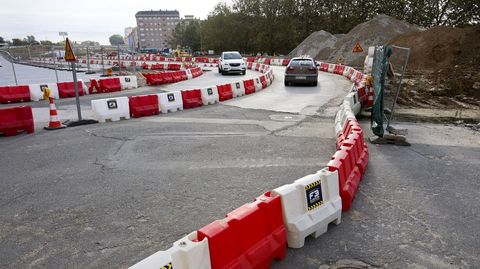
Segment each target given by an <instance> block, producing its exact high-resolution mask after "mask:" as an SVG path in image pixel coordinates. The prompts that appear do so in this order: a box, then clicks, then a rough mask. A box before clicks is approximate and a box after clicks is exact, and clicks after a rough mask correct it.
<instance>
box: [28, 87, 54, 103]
mask: <svg viewBox="0 0 480 269" xmlns="http://www.w3.org/2000/svg"><path fill="white" fill-rule="evenodd" d="M45 87H48V88H49V89H50V97H53V98H54V99H59V98H60V95H59V93H58V86H57V83H40V84H30V85H28V88H29V91H30V98H31V99H32V101H40V100H43V89H45Z"/></svg>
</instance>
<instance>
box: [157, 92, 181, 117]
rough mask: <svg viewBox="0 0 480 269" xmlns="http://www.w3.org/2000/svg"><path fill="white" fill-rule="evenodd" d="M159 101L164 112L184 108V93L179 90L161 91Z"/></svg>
mask: <svg viewBox="0 0 480 269" xmlns="http://www.w3.org/2000/svg"><path fill="white" fill-rule="evenodd" d="M157 95H158V102H159V104H160V111H161V112H162V113H164V114H165V113H168V112H175V111H178V110H183V100H182V93H181V92H179V91H175V92H165V93H159V94H157Z"/></svg>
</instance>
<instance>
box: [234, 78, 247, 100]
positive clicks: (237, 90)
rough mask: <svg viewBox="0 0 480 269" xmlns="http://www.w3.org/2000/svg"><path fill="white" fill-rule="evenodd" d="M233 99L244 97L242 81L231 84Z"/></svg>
mask: <svg viewBox="0 0 480 269" xmlns="http://www.w3.org/2000/svg"><path fill="white" fill-rule="evenodd" d="M231 86H232V92H233V97H240V96H244V95H245V86H244V85H243V81H238V82H233V83H231Z"/></svg>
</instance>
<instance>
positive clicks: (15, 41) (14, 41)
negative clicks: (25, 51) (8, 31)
mask: <svg viewBox="0 0 480 269" xmlns="http://www.w3.org/2000/svg"><path fill="white" fill-rule="evenodd" d="M26 44H27V43H26V42H25V41H23V40H21V39H20V38H12V45H13V46H24V45H26Z"/></svg>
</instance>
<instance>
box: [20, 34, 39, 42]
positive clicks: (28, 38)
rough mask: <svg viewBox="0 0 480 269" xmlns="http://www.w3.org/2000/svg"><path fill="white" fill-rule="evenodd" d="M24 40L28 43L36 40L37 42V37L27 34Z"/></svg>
mask: <svg viewBox="0 0 480 269" xmlns="http://www.w3.org/2000/svg"><path fill="white" fill-rule="evenodd" d="M23 41H24V42H25V43H26V44H33V43H35V42H37V41H36V40H35V37H34V36H33V35H27V37H26V38H24V39H23Z"/></svg>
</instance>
